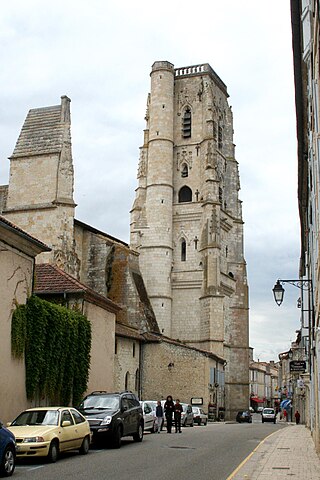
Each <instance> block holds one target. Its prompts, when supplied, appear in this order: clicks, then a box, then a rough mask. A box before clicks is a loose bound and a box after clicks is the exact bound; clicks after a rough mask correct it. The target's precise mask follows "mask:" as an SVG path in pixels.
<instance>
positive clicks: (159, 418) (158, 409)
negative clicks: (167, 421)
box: [156, 400, 163, 433]
mask: <svg viewBox="0 0 320 480" xmlns="http://www.w3.org/2000/svg"><path fill="white" fill-rule="evenodd" d="M156 417H157V426H158V433H160V432H161V427H162V422H163V408H162V405H161V402H160V400H158V401H157V406H156Z"/></svg>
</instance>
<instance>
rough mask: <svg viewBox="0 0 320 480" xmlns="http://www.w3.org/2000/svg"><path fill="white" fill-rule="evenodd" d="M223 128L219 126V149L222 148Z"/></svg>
mask: <svg viewBox="0 0 320 480" xmlns="http://www.w3.org/2000/svg"><path fill="white" fill-rule="evenodd" d="M222 140H223V139H222V128H221V127H218V149H219V150H221V149H222Z"/></svg>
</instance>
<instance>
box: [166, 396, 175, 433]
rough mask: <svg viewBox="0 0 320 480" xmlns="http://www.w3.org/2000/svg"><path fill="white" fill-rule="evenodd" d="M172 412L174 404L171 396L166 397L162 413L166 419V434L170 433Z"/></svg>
mask: <svg viewBox="0 0 320 480" xmlns="http://www.w3.org/2000/svg"><path fill="white" fill-rule="evenodd" d="M173 411H174V403H173V400H172V397H171V395H168V396H167V400H166V401H165V404H164V413H165V415H166V419H167V433H171V429H172V414H173Z"/></svg>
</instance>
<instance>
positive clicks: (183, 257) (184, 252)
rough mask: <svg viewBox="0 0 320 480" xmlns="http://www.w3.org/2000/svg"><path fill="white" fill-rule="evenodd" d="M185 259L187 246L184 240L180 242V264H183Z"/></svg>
mask: <svg viewBox="0 0 320 480" xmlns="http://www.w3.org/2000/svg"><path fill="white" fill-rule="evenodd" d="M186 259H187V244H186V241H185V240H182V241H181V262H185V261H186Z"/></svg>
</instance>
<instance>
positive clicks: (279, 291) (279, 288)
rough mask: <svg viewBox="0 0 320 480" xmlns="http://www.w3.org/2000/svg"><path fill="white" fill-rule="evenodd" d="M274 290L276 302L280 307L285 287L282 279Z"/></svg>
mask: <svg viewBox="0 0 320 480" xmlns="http://www.w3.org/2000/svg"><path fill="white" fill-rule="evenodd" d="M272 291H273V296H274V300H275V302H276V304H277V305H279V307H280V305H281V303H282V302H283V296H284V288H283V286H282V285H281V283H280V280H278V281H277V283H276V284H275V286H274V287H273V289H272Z"/></svg>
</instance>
